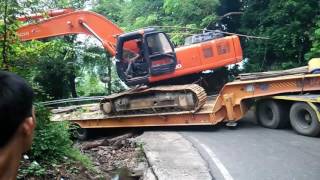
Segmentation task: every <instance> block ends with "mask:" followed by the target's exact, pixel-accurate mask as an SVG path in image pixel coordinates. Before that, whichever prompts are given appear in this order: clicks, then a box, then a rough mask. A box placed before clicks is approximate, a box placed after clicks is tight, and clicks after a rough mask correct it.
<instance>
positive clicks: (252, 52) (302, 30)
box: [241, 0, 319, 71]
mask: <svg viewBox="0 0 320 180" xmlns="http://www.w3.org/2000/svg"><path fill="white" fill-rule="evenodd" d="M318 13H319V3H318V1H317V0H310V1H304V0H290V1H287V0H266V1H256V0H246V1H244V15H243V16H242V20H241V24H242V28H241V32H243V33H245V34H250V35H256V36H265V37H269V38H270V40H268V41H262V40H246V41H244V42H245V43H244V50H245V55H246V56H247V57H249V61H248V63H247V66H246V68H247V71H260V70H268V69H274V68H278V69H282V68H290V67H295V66H300V65H303V64H305V63H306V62H305V59H304V55H305V54H306V53H307V52H308V51H309V49H310V47H311V37H310V33H311V32H310V30H311V29H312V27H313V26H314V22H315V17H316V15H317V14H318Z"/></svg>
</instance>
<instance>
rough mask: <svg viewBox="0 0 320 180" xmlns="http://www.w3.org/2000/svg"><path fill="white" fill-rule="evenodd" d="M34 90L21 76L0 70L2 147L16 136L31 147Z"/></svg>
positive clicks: (33, 123) (25, 147) (24, 147)
mask: <svg viewBox="0 0 320 180" xmlns="http://www.w3.org/2000/svg"><path fill="white" fill-rule="evenodd" d="M32 102H33V90H32V88H31V87H30V86H28V84H27V83H26V81H25V80H23V79H22V78H21V77H19V76H17V75H15V74H13V73H9V72H5V71H0V123H1V125H0V149H2V148H4V147H5V146H6V145H7V144H9V142H10V141H11V140H12V139H14V138H19V139H21V140H22V142H23V144H21V146H22V148H23V151H26V150H28V149H29V148H30V146H31V143H32V137H33V130H34V127H35V119H34V112H33V108H32Z"/></svg>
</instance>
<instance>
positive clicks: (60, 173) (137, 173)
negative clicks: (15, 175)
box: [19, 133, 148, 180]
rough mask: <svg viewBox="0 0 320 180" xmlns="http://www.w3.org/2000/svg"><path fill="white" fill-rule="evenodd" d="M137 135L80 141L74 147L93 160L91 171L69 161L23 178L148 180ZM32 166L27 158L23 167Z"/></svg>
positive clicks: (129, 134)
mask: <svg viewBox="0 0 320 180" xmlns="http://www.w3.org/2000/svg"><path fill="white" fill-rule="evenodd" d="M136 136H137V135H136V134H133V133H126V134H123V135H120V136H117V137H109V138H99V139H94V140H87V141H81V142H76V143H75V145H74V146H75V147H76V148H78V149H80V151H81V152H82V153H83V154H85V155H87V156H89V158H90V159H91V160H92V164H93V169H91V170H89V169H87V168H85V167H84V166H83V165H81V164H80V163H78V162H68V163H64V164H59V165H53V166H49V167H47V170H46V172H44V174H43V175H40V176H35V175H33V176H30V175H26V176H23V175H22V176H20V178H19V179H32V180H37V179H57V180H67V179H70V180H71V179H76V180H87V179H97V180H98V179H107V180H109V179H110V180H111V179H112V180H118V179H126V180H139V179H144V178H143V175H144V173H145V172H146V170H147V168H148V164H147V163H146V159H145V157H144V153H143V150H142V146H141V145H139V144H137V143H136V141H135V139H134V138H135V137H136ZM31 164H32V163H31V162H30V161H29V160H28V159H24V160H23V161H22V165H21V167H29V166H30V165H31Z"/></svg>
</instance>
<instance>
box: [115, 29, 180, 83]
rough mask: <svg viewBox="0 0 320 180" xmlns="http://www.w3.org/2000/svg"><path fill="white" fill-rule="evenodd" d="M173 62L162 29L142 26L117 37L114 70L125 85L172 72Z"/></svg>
mask: <svg viewBox="0 0 320 180" xmlns="http://www.w3.org/2000/svg"><path fill="white" fill-rule="evenodd" d="M176 64H177V58H176V54H175V52H174V48H173V45H172V43H171V42H170V40H169V38H168V36H167V35H166V34H165V33H164V32H159V31H156V30H154V29H144V30H141V31H135V32H130V33H126V34H122V35H120V36H119V37H118V41H117V54H116V68H117V73H118V75H119V77H120V78H121V80H122V81H124V82H125V83H126V84H127V85H128V86H134V85H137V84H148V83H149V81H148V79H149V77H150V76H158V75H162V74H167V73H172V72H174V71H175V67H176Z"/></svg>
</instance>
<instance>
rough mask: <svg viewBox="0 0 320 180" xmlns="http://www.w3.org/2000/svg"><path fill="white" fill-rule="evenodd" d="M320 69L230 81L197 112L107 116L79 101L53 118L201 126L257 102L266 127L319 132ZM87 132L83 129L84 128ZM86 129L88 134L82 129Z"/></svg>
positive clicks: (112, 124)
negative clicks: (76, 107) (76, 106)
mask: <svg viewBox="0 0 320 180" xmlns="http://www.w3.org/2000/svg"><path fill="white" fill-rule="evenodd" d="M319 91H320V74H297V75H287V76H281V77H272V78H263V79H257V80H244V81H240V80H236V81H233V82H230V83H227V84H226V85H225V86H224V87H223V88H222V90H221V91H220V93H219V94H217V95H215V96H209V97H208V99H207V101H206V104H205V105H203V107H202V108H201V109H200V110H199V111H197V112H189V111H182V112H174V113H170V112H169V113H163V112H161V113H157V112H154V113H151V114H134V113H133V114H129V115H119V116H112V117H109V116H108V115H105V114H103V113H102V112H101V111H100V108H99V104H90V105H83V106H81V108H80V109H81V110H80V112H77V111H74V112H72V113H68V114H64V113H58V114H55V115H54V116H53V118H52V121H60V120H61V119H64V120H68V121H71V122H72V123H75V124H77V125H78V126H80V127H81V128H82V130H83V129H89V128H123V127H150V126H199V125H216V124H218V123H222V122H227V123H233V122H237V121H239V120H241V118H243V117H244V115H245V114H246V113H247V111H248V110H249V109H250V108H251V107H252V106H255V107H256V108H255V109H256V114H257V118H258V122H259V123H260V124H261V125H262V126H264V127H267V128H274V129H277V128H284V127H286V126H288V125H290V124H291V125H292V127H293V129H294V130H295V131H296V132H297V133H299V134H302V135H306V136H318V135H319V134H320V121H319V120H320V113H319V108H320V93H319ZM81 132H85V131H81ZM82 135H84V134H82Z"/></svg>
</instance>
